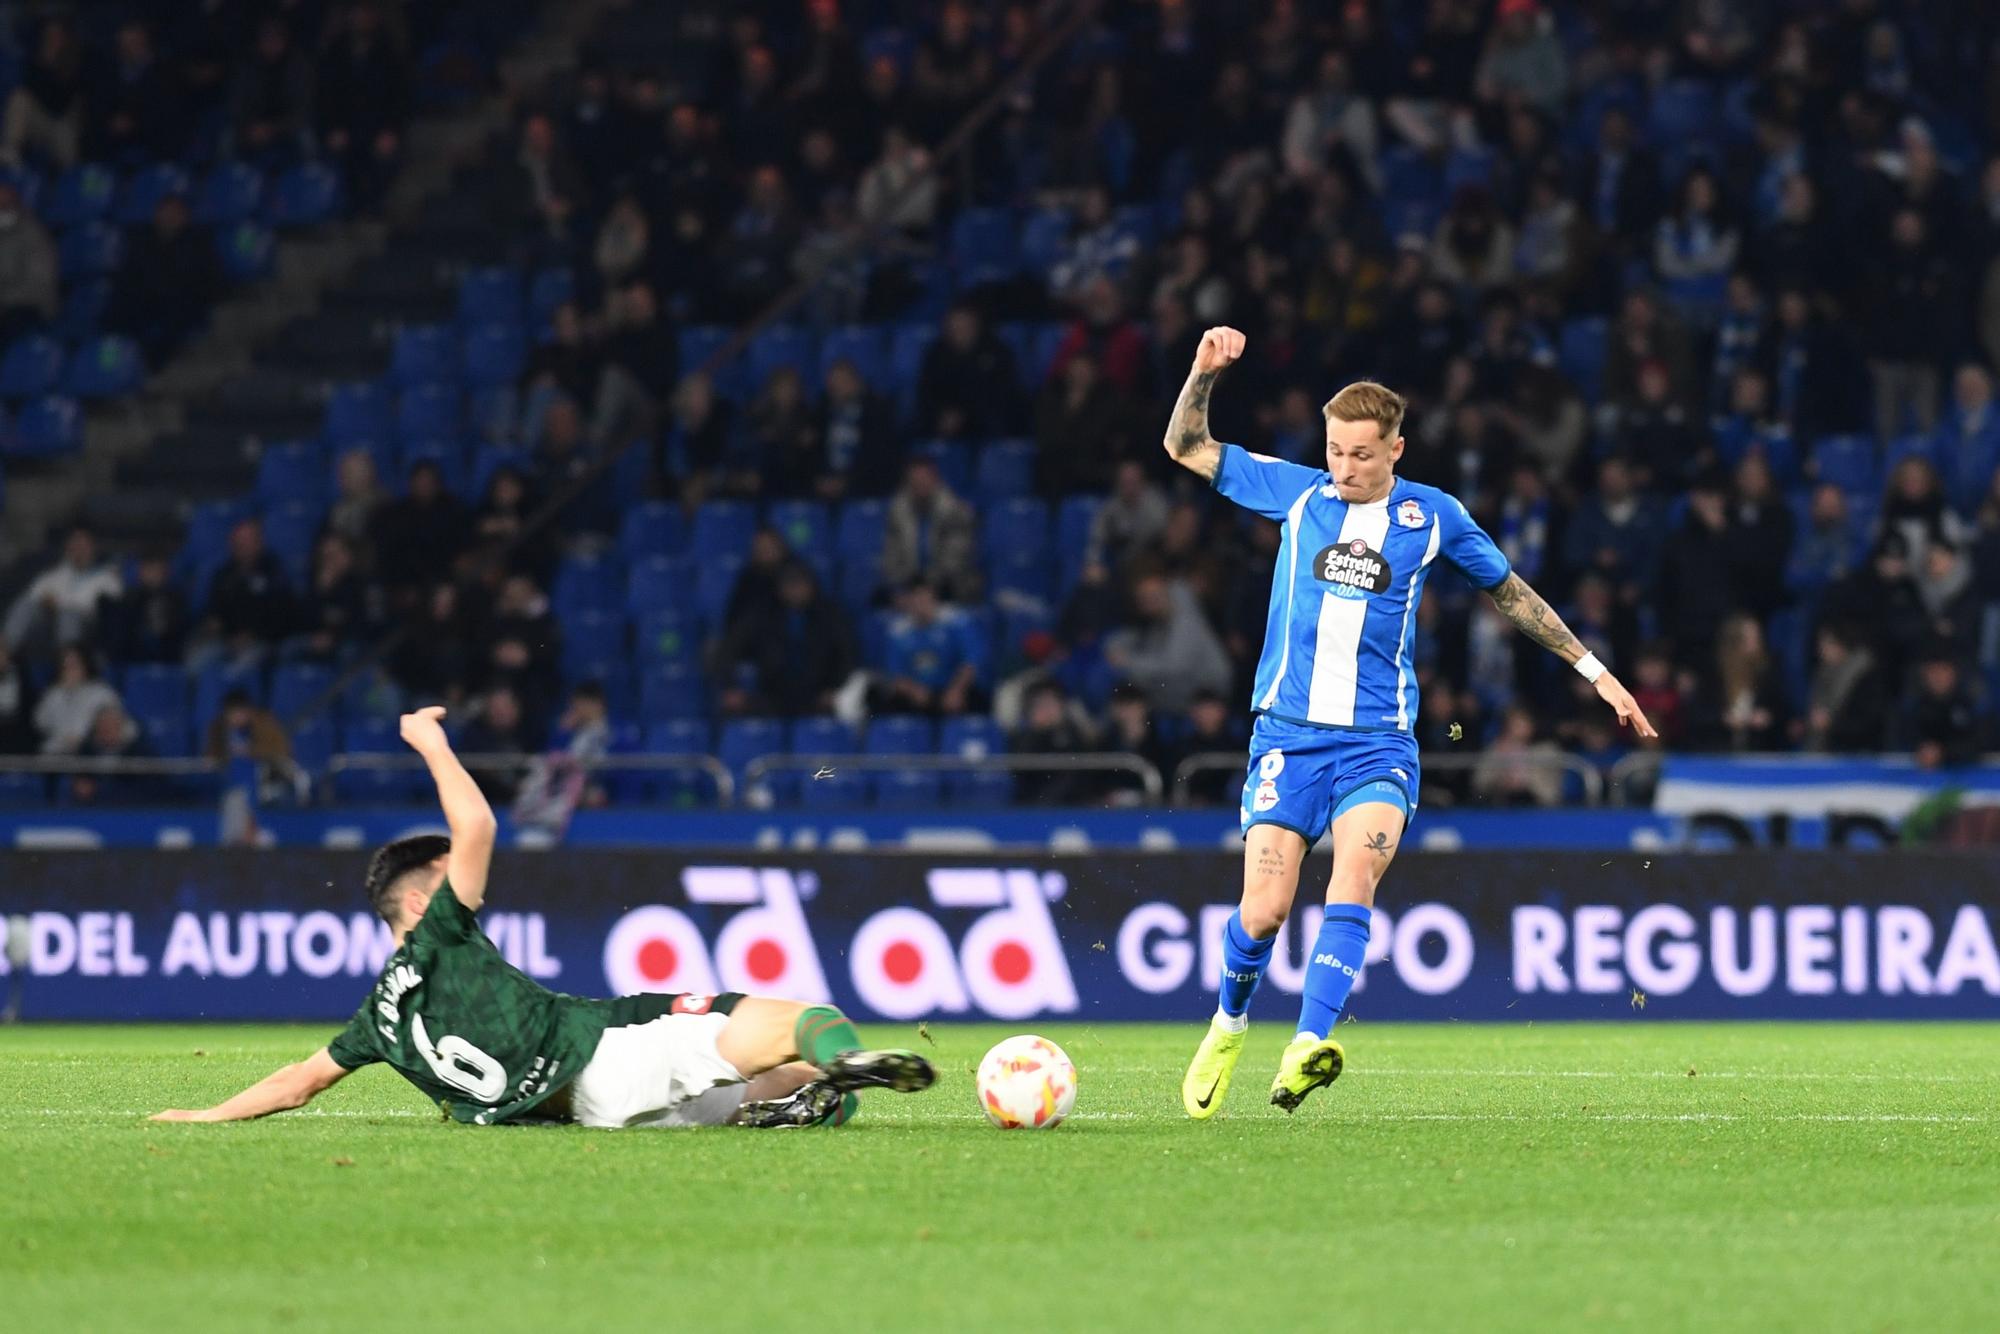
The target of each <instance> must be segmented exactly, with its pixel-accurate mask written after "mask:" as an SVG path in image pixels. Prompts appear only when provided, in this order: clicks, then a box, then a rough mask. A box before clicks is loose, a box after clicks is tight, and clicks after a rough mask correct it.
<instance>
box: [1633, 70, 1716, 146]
mask: <svg viewBox="0 0 2000 1334" xmlns="http://www.w3.org/2000/svg"><path fill="white" fill-rule="evenodd" d="M1718 111H1719V107H1718V104H1717V102H1716V95H1715V88H1714V86H1713V85H1712V84H1710V83H1708V82H1707V81H1706V80H1703V79H1669V80H1667V81H1666V82H1665V83H1662V84H1661V85H1660V86H1659V87H1658V88H1656V89H1654V90H1653V103H1652V106H1651V108H1650V109H1649V111H1648V113H1647V118H1646V129H1647V134H1648V137H1649V139H1650V140H1651V142H1652V143H1653V144H1655V145H1656V146H1658V147H1660V148H1661V149H1662V150H1667V149H1672V148H1676V147H1682V146H1685V145H1689V144H1693V143H1697V142H1700V141H1705V140H1707V139H1708V138H1709V137H1710V136H1711V135H1713V133H1714V132H1715V126H1716V120H1717V113H1718Z"/></svg>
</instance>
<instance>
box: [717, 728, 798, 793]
mask: <svg viewBox="0 0 2000 1334" xmlns="http://www.w3.org/2000/svg"><path fill="white" fill-rule="evenodd" d="M784 751H785V725H784V724H783V723H781V722H779V721H778V720H777V719H775V718H731V719H729V720H728V721H727V722H725V723H723V724H722V726H721V727H720V728H718V729H717V730H716V735H715V756H716V758H717V759H719V760H721V761H722V762H723V763H724V764H726V765H728V766H729V771H730V772H731V773H733V774H735V775H736V781H737V782H738V783H741V782H742V781H743V770H744V766H746V765H748V764H749V763H750V761H752V760H754V759H756V758H758V757H759V756H762V755H780V754H783V753H784Z"/></svg>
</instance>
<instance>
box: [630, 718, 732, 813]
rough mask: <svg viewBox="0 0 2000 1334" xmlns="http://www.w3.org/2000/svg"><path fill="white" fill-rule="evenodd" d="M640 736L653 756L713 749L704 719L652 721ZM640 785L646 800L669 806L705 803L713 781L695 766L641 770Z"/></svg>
mask: <svg viewBox="0 0 2000 1334" xmlns="http://www.w3.org/2000/svg"><path fill="white" fill-rule="evenodd" d="M644 735H645V741H644V746H645V749H646V750H647V751H648V752H649V753H651V754H655V755H707V754H710V753H712V752H713V750H714V748H715V743H714V739H713V737H712V735H711V733H710V729H709V725H708V723H707V721H706V720H704V719H698V718H676V719H672V720H670V721H667V722H659V723H652V724H650V725H648V726H647V727H646V728H645V731H644ZM640 787H641V790H642V791H644V792H645V793H646V794H647V796H648V798H649V799H650V800H653V801H659V802H665V803H667V804H668V805H673V806H694V805H706V804H708V803H711V802H713V801H714V800H715V784H714V783H713V782H712V781H711V780H710V779H709V777H708V776H707V775H706V774H704V773H703V772H702V771H701V770H699V769H687V770H660V769H654V770H645V771H641V774H640Z"/></svg>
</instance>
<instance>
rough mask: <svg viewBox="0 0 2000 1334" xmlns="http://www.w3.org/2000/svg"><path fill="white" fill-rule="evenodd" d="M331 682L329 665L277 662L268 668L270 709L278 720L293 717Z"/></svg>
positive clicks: (331, 670) (322, 693)
mask: <svg viewBox="0 0 2000 1334" xmlns="http://www.w3.org/2000/svg"><path fill="white" fill-rule="evenodd" d="M332 685H333V669H332V668H331V667H322V666H320V665H319V664H318V663H316V662H286V663H280V664H279V665H278V666H277V667H276V668H275V669H273V670H272V672H271V702H270V709H271V712H272V713H275V714H277V715H278V721H280V722H288V721H289V720H291V719H292V718H295V717H297V716H298V715H299V714H300V713H301V712H302V711H304V709H305V708H306V707H307V706H308V705H310V704H311V703H312V702H313V701H314V700H316V699H318V698H319V697H320V696H321V695H324V694H325V693H326V692H327V691H328V690H329V689H330V688H331V687H332Z"/></svg>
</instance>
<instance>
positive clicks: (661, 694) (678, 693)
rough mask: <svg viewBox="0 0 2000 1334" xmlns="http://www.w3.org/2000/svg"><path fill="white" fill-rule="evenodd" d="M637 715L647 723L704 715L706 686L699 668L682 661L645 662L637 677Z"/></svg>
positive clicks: (706, 697)
mask: <svg viewBox="0 0 2000 1334" xmlns="http://www.w3.org/2000/svg"><path fill="white" fill-rule="evenodd" d="M639 715H640V718H641V719H642V720H643V721H645V722H648V723H664V722H671V721H673V720H675V719H682V718H704V717H707V716H708V687H707V683H706V682H704V681H703V680H702V675H701V671H700V669H698V668H696V667H694V666H693V665H691V664H689V663H684V662H665V663H655V664H652V665H649V666H648V667H647V668H646V670H645V671H644V672H643V673H642V674H641V675H640V677H639Z"/></svg>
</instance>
